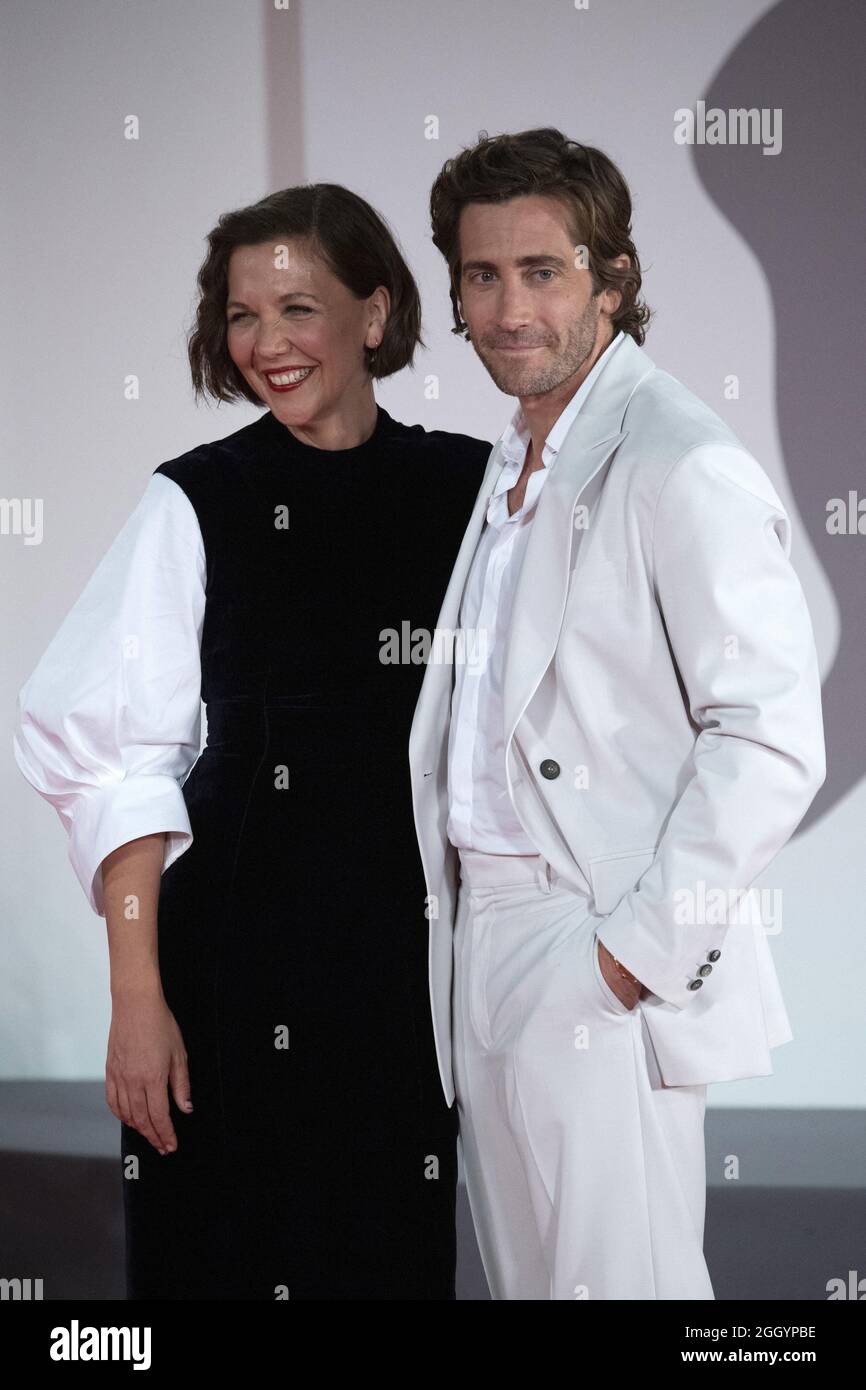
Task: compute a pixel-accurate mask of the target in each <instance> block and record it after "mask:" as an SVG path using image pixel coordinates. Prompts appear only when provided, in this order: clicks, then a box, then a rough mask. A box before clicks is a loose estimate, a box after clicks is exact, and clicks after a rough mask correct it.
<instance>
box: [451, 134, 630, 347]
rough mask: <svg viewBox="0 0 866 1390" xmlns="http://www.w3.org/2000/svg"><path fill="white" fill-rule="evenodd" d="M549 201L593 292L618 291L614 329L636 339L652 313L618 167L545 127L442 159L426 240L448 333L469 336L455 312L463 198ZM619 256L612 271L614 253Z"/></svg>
mask: <svg viewBox="0 0 866 1390" xmlns="http://www.w3.org/2000/svg"><path fill="white" fill-rule="evenodd" d="M531 193H534V194H542V195H547V196H549V197H553V198H557V199H559V201H560V202H561V203H562V205H563V207H564V208H565V212H566V216H567V225H568V230H569V235H570V237H571V240H572V245H574V246H575V247H577V246H585V247H586V248H587V251H588V253H589V254H588V260H589V265H588V269H589V272H590V275H591V276H592V285H593V292H594V293H595V294H598V293H599V292H600V291H601V290H603V289H608V288H610V289H615V290H619V292H620V294H621V296H622V300H621V302H620V306H619V308H618V309H617V310H616V312H615V313H614V314H612V315H611V323H612V325H613V331H614V333H617V332H618V331H619V330H620V329H622V331H623V333H628V334H629V336H630V337H632V338H634V340H635V342H636V343H638V344H640V343H642V342H643V341H644V338H645V336H646V334H645V329H646V327H647V324H648V323H649V320H650V316H651V313H652V310H651V309H650V308H649V307H648V305H647V304H645V303H644V302H643V301H642V300H641V299H640V297H639V296H640V287H641V269H640V261H639V260H638V254H637V251H636V249H635V245H634V242H633V241H632V239H631V217H632V204H631V194H630V193H629V190H628V185H627V183H626V181H625V179H624V178H623V176H622V174H621V173H620V171H619V169H618V168H617V167H616V165H615V164H614V163H613V161H612V160H610V159H608V157H607V155H606V154H603V153H602V151H601V150H597V149H594V148H593V147H592V146H591V145H581V144H578V142H577V141H576V140H569V139H567V138H566V136H564V135H563V134H562V132H561V131H559V130H555V129H554V128H553V127H552V126H544V127H540V128H539V129H538V130H523V131H521V132H520V133H519V134H517V135H495V136H492V137H490V136H488V134H487V132H486V131H485V130H482V131H481V132H480V133H479V139H478V143H477V144H475V145H473V146H471V147H466V148H464V149H463V150H462V151H461V152H460V154H458V155H456V156H455V157H454V158H453V159H449V160H446V162H445V164H444V165H443V166H442V169H441V171H440V173H439V175H438V177H437V179H436V182H435V183H434V184H433V188H432V190H431V193H430V220H431V222H432V224H433V244H434V246H438V248H439V250H440V251H441V252H442V255H443V256H444V257H445V260H446V261H447V262H448V271H449V275H450V277H451V307H452V309H453V312H454V323H455V327H454V328H453V329H452V332H453V333H462V334H463V336H464V337H465V338H468V337H469V329H468V327H467V325H466V324H465V323H464V321H463V317H462V315H461V313H460V277H461V261H460V214H461V212H462V210H463V208H464V207H465V206H466V205H467V203H478V202H488V203H489V202H492V203H501V202H507V201H508V200H509V199H510V198H519V197H522V196H524V195H526V194H531ZM623 254H625V255H627V256H628V258H629V261H630V265H629V267H628V269H627V270H619V269H617V268H616V267H615V266H612V265H611V264H610V262H611V260H612V259H613V258H614V256H620V255H623Z"/></svg>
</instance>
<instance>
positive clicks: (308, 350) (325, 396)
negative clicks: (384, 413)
mask: <svg viewBox="0 0 866 1390" xmlns="http://www.w3.org/2000/svg"><path fill="white" fill-rule="evenodd" d="M389 308H390V304H389V296H388V291H387V290H386V289H385V288H384V286H379V287H378V288H377V289H375V290H374V291H373V293H372V294H371V295H370V296H369V298H367V299H356V298H355V296H354V295H353V294H352V292H351V291H350V290H348V289H347V288H346V286H345V285H344V284H343V283H342V281H341V280H338V279H337V277H336V276H335V275H333V274H332V272H331V271H330V270H329V269H328V268H327V266H325V265H324V264H323V263H322V261H321V260H320V259H319V258H318V257H317V256H315V255H313V254H312V253H311V251H310V249H309V246H308V245H307V243H306V242H305V241H303V240H301V239H300V238H294V239H290V238H288V237H287V238H285V239H284V240H282V241H275V242H270V241H268V242H263V243H262V244H261V245H256V246H239V247H237V248H236V250H234V251H233V252H232V254H231V258H230V260H229V271H228V297H227V302H226V319H227V324H226V332H227V340H228V350H229V355H230V357H231V359H232V361H233V362H234V364H235V366H236V367H237V368H238V370H239V371H240V372H241V373H242V374H243V376H244V378H245V379H246V381H247V382H248V383H249V385H250V386H251V387H252V389H253V390H254V391H255V392H256V394H257V395H258V396H260V397H261V399H262V400H263V401H264V402H265V404H266V405H268V406H269V407H270V409H271V411H272V412H273V414H274V415H275V416H276V417H277V419H278V420H280V421H282V423H283V424H284V425H288V426H296V427H298V428H304V427H305V426H308V425H312V424H315V423H316V422H317V421H323V420H325V419H327V418H328V417H329V416H333V415H338V416H339V415H341V414H343V413H345V411H346V410H347V409H348V410H349V411H351V409H352V408H353V406H355V405H360V404H362V403H363V402H366V400H367V398H368V394H369V390H370V382H371V378H370V374H369V372H368V371H367V368H366V365H365V361H364V347H365V346H367V347H371V348H374V347H378V345H379V343H380V342H381V341H382V336H383V333H384V328H385V321H386V319H387V315H388V310H389ZM286 377H289V378H290V379H289V380H286Z"/></svg>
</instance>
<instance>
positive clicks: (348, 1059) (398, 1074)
mask: <svg viewBox="0 0 866 1390" xmlns="http://www.w3.org/2000/svg"><path fill="white" fill-rule="evenodd" d="M490 448H491V446H490V444H488V443H486V442H484V441H482V440H477V439H472V438H469V437H467V436H464V435H457V434H447V433H442V432H439V431H434V432H426V431H425V430H424V429H423V428H422V427H421V426H407V425H403V424H400V423H399V422H397V421H395V420H393V419H392V418H391V416H390V415H389V414H388V413H387V412H386V411H385V410H384V409H383V408H382V407H381V406H379V407H378V415H377V424H376V428H375V432H374V434H373V435H372V436H371V438H370V439H369V440H367V441H365V443H363V444H361V445H360V446H358V447H357V448H354V449H347V450H340V451H337V452H332V451H326V450H320V449H316V448H313V447H312V446H310V445H306V444H303V443H301V442H300V441H298V440H297V439H296V438H295V436H294V435H292V434H291V432H290V431H289V430H288V429H287V428H286V427H285V426H284V425H282V424H281V423H280V422H279V421H278V420H277V419H276V418H275V417H274V416H273V415H272V414H271V413H270V412H267V413H266V414H265V415H263V416H262V417H261V418H260V419H258V420H257V421H256V422H255V423H254V424H252V425H249V426H246V427H245V428H243V429H241V430H239V431H237V432H236V433H235V434H232V435H230V436H229V437H228V438H226V439H224V440H221V441H219V442H217V443H214V444H208V445H203V446H201V447H199V448H196V449H193V450H191V451H190V452H189V453H187V454H184V455H183V456H182V457H180V458H178V459H174V460H173V461H171V462H169V463H163V464H162V465H161V466H160V467H159V468H158V469H157V470H156V471H157V472H159V473H163V474H165V475H166V476H167V477H169V478H171V479H172V480H173V481H174V482H176V483H177V484H178V485H179V486H180V487H181V488H182V489H183V490H184V492H185V493H186V495H187V497H188V498H189V500H190V502H191V503H192V506H193V507H194V508H195V511H196V514H197V517H198V520H199V524H200V527H201V532H202V536H203V540H204V546H205V555H206V560H207V588H206V610H205V620H204V627H203V632H202V645H201V663H202V698H203V699H204V701H205V703H206V711H207V727H208V738H207V746H206V748H205V749H204V750H203V752H202V754H201V755H200V757H199V758H198V761H197V762H196V763H195V765H194V767H193V769H192V771H191V773H190V775H189V777H188V778H187V780H186V782H185V783H184V785H183V794H184V798H185V801H186V804H187V807H188V811H189V816H190V822H191V825H192V830H193V835H194V840H193V843H192V844H191V845H190V847H189V848H188V849H187V850H186V851H185V852H184V853H183V854H182V855H181V856H180V858H179V859H177V860H176V861H175V862H174V863H173V864H171V865H170V867H169V868H168V869H167V870H166V872H165V873H164V874H163V877H162V883H161V888H160V898H159V922H158V927H159V961H160V971H161V976H162V981H163V988H164V991H165V995H166V999H167V1002H168V1004H169V1007H170V1008H171V1009H172V1011H173V1013H174V1015H175V1017H176V1018H177V1021H178V1024H179V1026H180V1029H181V1032H182V1034H183V1038H184V1043H185V1045H186V1049H187V1053H188V1057H189V1068H190V1082H191V1090H192V1100H193V1106H194V1110H193V1112H192V1114H190V1115H186V1114H183V1113H182V1112H181V1111H179V1110H178V1108H177V1106H176V1105H175V1103H174V1100H173V1098H171V1099H170V1110H171V1117H172V1122H173V1124H174V1126H175V1130H176V1133H177V1136H178V1148H177V1151H176V1152H175V1153H172V1154H168V1155H166V1156H160V1155H159V1154H158V1153H157V1152H156V1150H155V1149H153V1148H152V1147H151V1145H150V1143H149V1142H148V1141H147V1140H145V1139H144V1138H143V1137H142V1136H141V1135H140V1134H138V1132H137V1131H135V1130H133V1129H131V1128H128V1127H127V1126H122V1129H121V1150H122V1154H123V1155H124V1157H127V1156H129V1155H131V1154H136V1155H138V1157H139V1160H140V1163H139V1167H138V1176H129V1177H124V1180H123V1193H124V1210H125V1218H126V1239H127V1294H128V1297H129V1298H133V1299H135V1298H147V1299H151V1298H166V1299H185V1298H203V1299H214V1298H215V1299H222V1298H225V1299H269V1300H275V1299H279V1298H289V1299H452V1298H454V1268H455V1232H454V1216H455V1193H456V1176H457V1160H456V1132H457V1113H456V1107H452V1108H450V1109H449V1107H448V1106H447V1104H446V1102H445V1097H444V1095H443V1092H442V1087H441V1083H440V1079H439V1073H438V1068H437V1064H436V1056H435V1048H434V1042H433V1030H432V1021H431V1012H430V1000H429V992H428V989H429V987H428V968H427V947H428V928H429V923H428V921H427V918H426V917H425V913H424V906H425V892H426V889H425V884H424V876H423V872H422V868H421V861H420V856H419V852H418V846H417V840H416V835H415V827H414V819H413V811H412V799H411V788H410V780H409V762H408V741H409V730H410V726H411V723H412V716H413V713H414V708H415V703H416V701H417V698H418V692H419V689H420V685H421V680H422V677H423V674H424V666H423V664H422V660H421V659H420V658H419V656H418V648H417V644H416V645H415V654H416V659H415V660H414V661H413V660H412V659H411V654H412V650H413V644H412V633H413V632H415V635H416V636H417V630H423V629H426V630H427V631H428V632H429V633H431V634H432V632H433V629H434V628H435V625H436V619H437V616H438V613H439V609H440V606H441V603H442V599H443V597H444V594H445V589H446V587H447V583H448V579H449V577H450V573H451V569H452V566H453V563H454V560H455V558H456V555H457V550H458V548H459V545H460V541H461V539H462V536H463V532H464V530H465V527H466V524H467V522H468V520H469V514H470V512H471V509H472V505H473V502H474V500H475V496H476V493H477V491H478V487H479V485H480V483H481V479H482V475H483V472H484V467H485V464H486V462H487V458H488V455H489V452H490ZM389 630H394V631H395V632H396V633H397V634H401V642H402V650H403V654H404V657H405V658H406V659H404V661H403V662H402V663H397V664H395V663H394V662H393V661H383V660H382V659H381V656H382V654H383V653H384V654H388V653H389V652H390V653H391V654H392V655H393V650H394V646H393V642H392V643H390V644H389V640H388V639H389ZM134 1167H135V1165H132V1169H131V1170H130V1171H134Z"/></svg>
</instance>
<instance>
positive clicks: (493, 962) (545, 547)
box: [410, 129, 825, 1299]
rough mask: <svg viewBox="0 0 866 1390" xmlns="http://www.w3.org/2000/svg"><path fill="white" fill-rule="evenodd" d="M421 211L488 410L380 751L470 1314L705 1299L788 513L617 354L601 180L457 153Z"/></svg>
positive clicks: (739, 1059)
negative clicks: (394, 794)
mask: <svg viewBox="0 0 866 1390" xmlns="http://www.w3.org/2000/svg"><path fill="white" fill-rule="evenodd" d="M431 212H432V219H433V232H434V236H433V239H434V242H435V244H436V245H437V246H438V247H439V249H440V250H441V251H442V253H443V255H444V256H445V257H446V260H447V262H448V265H449V271H450V275H451V297H452V304H453V308H454V317H455V324H456V328H455V331H461V332H465V333H466V336H467V337H469V338H470V339H471V341H472V343H473V346H474V347H475V350H476V352H477V353H478V355H479V357H480V358H481V360H482V362H483V363H484V365H485V367H486V368H487V370H488V371H489V373H490V375H491V377H492V378H493V380H494V381H495V383H496V385H497V386H498V387H499V388H500V390H502V391H504V392H506V393H507V394H509V395H513V396H516V397H517V399H518V405H517V408H516V410H515V413H514V416H513V418H512V420H511V423H510V424H509V426H508V427H507V429H506V430H505V432H504V434H503V435H502V437H501V438H500V440H499V442H498V444H497V445H496V447H495V448H494V450H493V452H492V454H491V457H490V460H489V463H488V467H487V471H486V474H485V477H484V480H483V482H482V486H481V489H480V491H479V494H478V498H477V501H476V505H475V509H474V512H473V514H472V517H471V519H470V522H469V525H468V527H467V530H466V534H465V536H464V540H463V544H462V546H461V549H460V552H459V554H458V557H457V561H456V563H455V567H454V571H453V574H452V577H451V581H450V584H449V587H448V590H447V593H446V596H445V600H444V602H443V605H442V610H441V613H440V615H439V620H438V626H437V631H441V632H443V633H446V634H447V633H450V632H452V631H454V630H455V629H456V630H458V634H459V635H460V636H461V639H462V640H461V642H460V643H459V644H458V648H457V653H456V654H455V658H454V660H453V661H452V662H450V663H449V662H445V661H441V660H436V659H434V657H432V656H431V659H430V661H429V662H428V666H427V670H426V672H425V677H424V683H423V686H422V689H421V694H420V697H419V700H418V705H417V708H416V711H415V717H414V721H413V726H412V735H411V741H410V763H411V772H412V782H413V796H414V802H415V812H416V824H417V828H418V837H419V845H420V850H421V857H422V860H423V863H424V870H425V876H426V881H427V887H428V894H429V898H428V909H427V911H428V916H429V918H430V975H431V1000H432V1005H433V1012H434V1022H435V1030H436V1039H437V1048H438V1049H439V1062H440V1071H441V1076H442V1083H443V1087H444V1089H445V1094H446V1097H447V1099H448V1101H449V1104H450V1103H451V1102H452V1101H453V1099H454V1098H455V1096H456V1100H457V1105H458V1113H459V1119H460V1129H461V1139H462V1145H463V1153H464V1160H465V1170H466V1180H467V1188H468V1194H469V1198H470V1203H471V1207H472V1212H473V1218H474V1221H475V1226H476V1232H477V1235H478V1241H479V1246H480V1250H481V1255H482V1259H483V1262H484V1267H485V1271H486V1274H487V1278H488V1282H489V1284H490V1289H491V1293H492V1296H493V1298H494V1299H565V1298H587V1297H588V1298H593V1299H672V1298H688V1299H712V1298H713V1297H714V1294H713V1289H712V1284H711V1281H710V1277H709V1273H708V1271H707V1267H706V1263H705V1260H704V1256H703V1227H704V1208H705V1197H706V1174H705V1157H704V1136H703V1123H704V1109H705V1103H706V1087H707V1084H708V1083H709V1082H711V1081H724V1080H734V1079H738V1078H743V1077H749V1076H764V1075H768V1074H771V1073H772V1064H771V1060H770V1049H772V1048H773V1047H776V1046H778V1045H779V1044H781V1043H783V1042H785V1041H787V1040H788V1039H789V1038H790V1037H791V1029H790V1025H789V1022H788V1017H787V1014H786V1011H785V1006H784V1003H783V1001H782V997H781V993H780V990H779V986H778V981H777V979H776V975H775V971H774V968H773V963H772V959H771V957H770V952H769V947H768V944H767V940H766V935H765V933H764V931H763V930H762V928H761V925H760V921H758V924H757V926H756V925H755V923H754V918H753V917H751V916H750V914H749V913H748V912H742V913H738V909H742V907H743V905H744V904H746V903H747V902H748V901H749V899H750V896H751V895H749V893H748V889H749V885H750V884H752V882H753V881H754V880H755V879H756V878H757V876H758V875H759V874H761V873H762V872H763V871H764V869H765V868H766V867H767V865H768V864H769V863H770V861H771V860H772V859H773V857H774V856H775V855H776V854H777V852H778V851H779V850H780V849H781V848H782V846H783V845H784V844H785V843H786V841H787V840H788V839H789V837H790V836H791V834H792V832H793V831H794V829H795V828H796V826H797V824H798V823H799V821H800V820H801V818H802V816H803V814H804V812H805V811H806V809H807V807H808V806H809V804H810V802H811V801H812V799H813V797H814V795H815V793H816V791H817V789H818V787H819V786H820V785H821V783H822V782H823V780H824V775H825V763H824V740H823V727H822V716H821V693H820V678H819V672H818V665H817V658H816V652H815V644H814V637H813V633H812V628H811V623H810V620H809V614H808V610H807V607H806V603H805V599H804V597H803V593H802V590H801V587H800V584H799V582H798V580H797V577H796V574H795V572H794V570H793V568H792V566H791V564H790V560H789V555H790V548H791V525H790V520H789V518H788V516H787V514H786V512H785V510H784V508H783V506H782V503H781V502H780V500H779V498H778V496H777V494H776V492H775V490H774V488H773V486H772V484H771V483H770V480H769V478H768V477H767V475H766V474H765V472H764V471H763V469H762V468H761V466H760V465H759V464H758V463H757V462H756V460H755V459H754V458H752V456H751V455H750V454H749V453H748V451H747V450H746V449H745V447H744V446H743V445H742V444H741V443H740V441H739V440H738V439H737V437H736V436H735V435H734V434H733V432H732V431H731V430H730V429H729V428H728V426H727V425H726V424H725V423H724V422H723V421H722V420H721V419H720V418H719V417H718V416H717V415H716V414H715V413H714V412H713V411H711V410H710V409H709V408H708V407H707V406H705V405H704V404H703V403H702V402H701V401H699V400H698V399H697V398H696V397H695V396H694V395H693V394H692V393H691V392H690V391H688V390H687V389H686V388H685V387H684V386H683V385H681V384H680V383H679V382H678V381H676V380H675V379H674V378H673V377H671V376H669V375H668V374H667V373H666V372H663V371H660V370H659V369H658V368H656V367H655V364H654V363H653V361H652V360H651V359H650V358H649V357H648V356H647V354H646V353H645V352H644V351H643V350H642V348H641V346H640V344H641V343H642V342H643V339H644V328H645V325H646V323H647V321H648V319H649V310H648V309H647V307H646V305H644V304H642V303H641V302H640V300H639V291H640V286H641V275H640V265H639V260H638V256H637V253H636V250H635V247H634V245H633V243H632V241H631V238H630V230H631V228H630V222H631V200H630V196H629V192H628V189H627V187H626V184H625V181H624V179H623V177H622V175H621V174H620V172H619V170H618V169H617V168H616V167H615V166H614V165H613V164H612V163H611V161H610V160H609V159H608V158H607V157H606V156H605V155H604V154H602V153H601V152H600V151H598V150H595V149H591V148H586V147H581V146H580V145H577V144H575V143H574V142H571V141H568V140H566V139H565V137H564V136H563V135H561V134H560V132H559V131H557V130H552V129H543V130H533V131H526V132H523V133H522V134H519V135H514V136H508V135H504V136H499V137H496V138H494V139H488V138H487V137H484V138H483V139H482V140H481V141H480V142H479V143H478V144H477V145H476V146H475V147H473V148H470V149H467V150H464V151H463V152H462V153H461V154H460V155H459V156H458V157H457V158H456V159H453V160H450V161H448V162H447V163H446V165H445V166H444V168H443V170H442V172H441V173H440V175H439V177H438V178H437V180H436V183H435V185H434V188H433V191H432V195H431ZM470 650H471V651H473V652H475V653H477V652H479V651H480V652H483V654H484V659H483V660H482V661H474V662H468V661H466V660H465V659H460V654H461V653H462V654H463V655H464V656H465V653H466V652H468V651H470ZM434 651H435V648H434ZM452 990H453V996H452ZM452 1010H453V1020H452ZM452 1021H453V1035H452ZM452 1045H453V1070H452Z"/></svg>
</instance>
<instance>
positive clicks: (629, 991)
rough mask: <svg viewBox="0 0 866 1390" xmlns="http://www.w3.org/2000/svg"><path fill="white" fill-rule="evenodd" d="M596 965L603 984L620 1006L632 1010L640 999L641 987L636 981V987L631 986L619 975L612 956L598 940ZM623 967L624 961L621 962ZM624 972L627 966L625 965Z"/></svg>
mask: <svg viewBox="0 0 866 1390" xmlns="http://www.w3.org/2000/svg"><path fill="white" fill-rule="evenodd" d="M598 963H599V965H600V966H601V973H602V975H603V976H604V978H605V982H606V983H607V984H608V985H609V986H610V988H611V989H612V990H613V992H614V994H615V995H616V997H617V999H618V1000H619V1001H620V1003H621V1004H625V1006H626V1008H627V1009H633V1008H634V1006H635V1004H636V1003H637V1001H638V1000H639V999H640V997H641V993H642V991H643V985H642V984H641V983H640V981H639V980H638V982H637V984H636V985H633V984H631V982H630V981H629V980H627V979H626V978H625V976H623V975H621V974H620V973H619V971H618V970H617V968H616V966H615V965H614V961H613V956H612V955H611V953H610V951H609V950H608V949H607V947H606V946H605V944H604V942H603V941H602V940H601V939H600V938H599V942H598ZM623 965H625V961H623ZM625 968H626V970H627V969H628V966H627V965H625Z"/></svg>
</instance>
